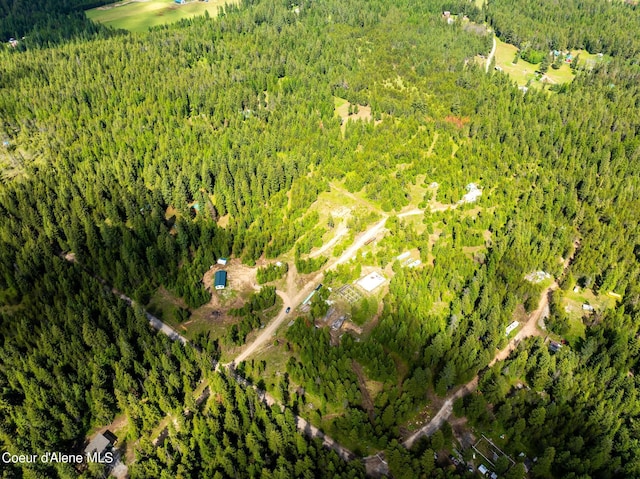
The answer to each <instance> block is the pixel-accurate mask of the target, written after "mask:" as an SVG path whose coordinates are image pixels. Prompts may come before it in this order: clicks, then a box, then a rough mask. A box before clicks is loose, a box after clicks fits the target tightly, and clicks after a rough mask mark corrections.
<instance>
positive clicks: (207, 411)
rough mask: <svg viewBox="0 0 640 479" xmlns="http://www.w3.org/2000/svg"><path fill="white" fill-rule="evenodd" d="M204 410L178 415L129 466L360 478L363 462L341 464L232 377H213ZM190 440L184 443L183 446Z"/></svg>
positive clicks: (144, 471)
mask: <svg viewBox="0 0 640 479" xmlns="http://www.w3.org/2000/svg"><path fill="white" fill-rule="evenodd" d="M210 388H211V394H210V397H209V400H208V401H207V402H206V403H205V405H204V407H203V409H202V411H197V412H196V414H195V415H194V416H193V417H190V418H180V423H181V427H180V430H179V431H176V430H175V429H173V428H172V430H171V432H170V434H169V437H168V438H167V439H166V440H165V441H164V442H163V443H162V444H161V445H160V446H158V447H157V448H154V447H152V446H151V445H150V444H146V445H144V446H143V449H142V451H141V454H140V455H139V456H138V460H137V461H136V463H135V464H134V465H132V466H131V467H130V469H129V472H130V474H131V477H132V479H136V478H140V479H147V478H149V477H165V476H167V477H173V476H177V475H180V476H182V477H193V478H196V477H243V478H244V477H246V478H276V477H287V478H289V477H291V478H297V477H300V478H307V477H317V478H327V479H329V478H331V479H333V478H345V479H346V478H364V477H365V474H364V467H363V466H362V465H361V464H359V463H357V462H353V463H345V462H344V461H342V460H341V459H340V458H339V457H338V456H337V454H336V453H335V452H333V451H329V450H327V449H326V448H324V447H323V446H322V443H321V441H320V440H319V439H316V440H309V439H307V438H306V437H304V436H302V434H301V433H300V432H298V431H297V430H296V428H295V421H294V416H293V414H292V413H291V411H290V410H286V411H284V412H282V411H280V409H279V408H275V407H274V408H271V409H270V408H268V407H267V406H266V405H265V404H264V403H262V402H261V401H260V399H259V398H258V395H257V393H256V392H255V391H254V390H253V389H251V388H249V389H247V390H244V389H243V388H242V387H240V386H239V385H238V384H237V383H235V382H234V381H233V380H231V379H230V378H228V377H226V376H223V375H216V376H213V377H212V378H211V380H210ZM187 445H188V446H187Z"/></svg>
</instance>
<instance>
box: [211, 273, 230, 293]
mask: <svg viewBox="0 0 640 479" xmlns="http://www.w3.org/2000/svg"><path fill="white" fill-rule="evenodd" d="M213 285H214V287H215V288H216V289H224V288H225V287H226V286H227V272H226V271H222V270H221V271H216V275H215V278H214V281H213Z"/></svg>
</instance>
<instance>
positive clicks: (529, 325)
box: [403, 239, 580, 447]
mask: <svg viewBox="0 0 640 479" xmlns="http://www.w3.org/2000/svg"><path fill="white" fill-rule="evenodd" d="M579 247H580V239H576V240H574V242H573V252H572V253H571V254H570V255H569V256H567V258H565V260H564V262H563V264H562V275H564V274H565V272H566V271H567V268H568V267H569V265H570V264H571V262H572V261H573V258H574V257H575V255H576V253H577V251H578V248H579ZM556 289H558V283H557V282H556V281H554V282H553V283H552V284H551V285H549V287H547V288H545V290H544V291H542V293H541V294H540V301H539V303H538V307H537V308H536V309H535V310H534V311H532V312H531V314H530V315H529V319H527V322H526V323H525V324H524V326H522V328H520V331H518V333H517V334H516V335H515V336H514V337H513V339H511V341H509V344H507V346H506V347H504V348H503V349H501V350H500V351H498V352H497V353H496V355H495V356H494V357H493V359H492V360H491V362H490V363H489V367H491V366H493V365H494V364H495V363H497V362H498V361H504V360H505V359H507V357H509V354H511V352H512V351H513V350H514V349H516V347H517V346H518V344H519V343H520V341H522V340H523V339H525V338H529V337H532V336H540V335H541V334H542V333H541V332H540V330H539V329H538V324H539V322H541V321H542V320H544V319H545V318H547V317H548V316H549V296H550V295H551V292H552V291H554V290H556ZM477 386H478V376H476V377H475V378H473V379H472V380H471V381H469V382H468V383H467V384H465V385H464V386H462V387H461V388H460V389H458V390H457V391H456V392H454V393H453V394H451V395H450V396H449V397H448V398H447V399H446V401H445V402H444V404H443V405H442V407H441V408H440V410H439V411H438V412H437V413H436V415H435V416H434V417H433V419H431V421H429V422H428V423H427V424H426V425H425V426H423V427H422V428H421V429H419V430H418V431H416V432H415V433H413V434H412V435H411V436H410V437H409V438H407V440H406V441H405V442H404V443H403V444H404V445H405V446H406V447H411V445H412V444H413V443H414V442H415V441H416V439H418V438H419V437H422V436H425V435H426V436H430V435H432V434H433V433H434V432H435V431H437V430H438V429H439V428H440V427H441V426H442V425H443V424H444V421H446V420H447V419H448V418H449V417H450V416H451V412H452V411H453V403H454V402H455V400H456V399H458V398H460V397H463V396H466V395H467V394H469V393H471V392H473V391H475V389H476V387H477Z"/></svg>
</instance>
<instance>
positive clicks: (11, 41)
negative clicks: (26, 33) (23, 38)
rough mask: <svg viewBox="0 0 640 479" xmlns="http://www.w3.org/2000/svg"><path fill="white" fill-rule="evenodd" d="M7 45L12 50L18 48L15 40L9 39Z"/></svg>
mask: <svg viewBox="0 0 640 479" xmlns="http://www.w3.org/2000/svg"><path fill="white" fill-rule="evenodd" d="M9 45H11V46H12V47H13V48H15V47H17V46H18V40H16V39H15V38H9Z"/></svg>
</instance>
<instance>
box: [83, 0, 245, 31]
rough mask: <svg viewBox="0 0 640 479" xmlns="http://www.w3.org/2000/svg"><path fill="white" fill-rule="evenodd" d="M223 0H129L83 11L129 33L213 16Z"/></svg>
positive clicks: (95, 18) (94, 19)
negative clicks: (204, 16) (177, 1)
mask: <svg viewBox="0 0 640 479" xmlns="http://www.w3.org/2000/svg"><path fill="white" fill-rule="evenodd" d="M233 1H234V0H232V1H231V2H229V1H225V0H207V1H202V0H191V1H188V2H185V3H184V4H180V3H176V1H175V0H132V1H125V2H117V3H114V4H111V5H105V6H102V7H97V8H92V9H91V10H87V11H86V12H85V13H86V15H87V17H88V18H90V19H91V20H93V21H96V22H99V23H103V24H105V25H108V26H110V27H113V28H122V29H125V30H129V31H131V32H146V31H147V30H148V29H149V28H152V27H157V26H159V25H166V24H169V23H175V22H177V21H179V20H183V19H185V18H191V17H195V16H197V15H204V14H205V12H206V13H207V14H209V15H210V16H211V17H216V16H217V15H218V12H219V11H220V9H221V8H223V7H224V5H225V4H227V3H233Z"/></svg>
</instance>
